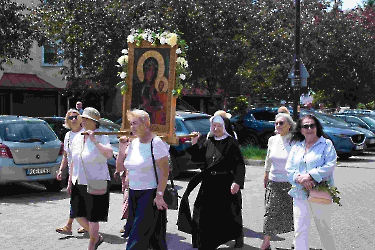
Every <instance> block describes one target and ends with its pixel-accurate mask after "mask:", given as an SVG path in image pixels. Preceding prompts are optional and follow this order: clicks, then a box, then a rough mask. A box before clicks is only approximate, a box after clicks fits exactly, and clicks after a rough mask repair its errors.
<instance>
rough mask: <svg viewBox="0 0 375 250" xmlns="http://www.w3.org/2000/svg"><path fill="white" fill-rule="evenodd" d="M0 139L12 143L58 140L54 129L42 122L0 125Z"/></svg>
mask: <svg viewBox="0 0 375 250" xmlns="http://www.w3.org/2000/svg"><path fill="white" fill-rule="evenodd" d="M0 138H1V139H2V140H3V141H11V142H20V141H21V142H43V143H44V142H49V141H54V140H56V139H57V137H56V135H55V134H54V133H53V131H52V129H51V128H50V127H49V126H48V125H47V124H45V123H42V122H34V123H33V122H22V123H9V124H1V125H0Z"/></svg>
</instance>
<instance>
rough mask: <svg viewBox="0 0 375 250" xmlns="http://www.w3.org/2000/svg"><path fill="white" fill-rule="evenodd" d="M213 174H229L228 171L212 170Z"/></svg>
mask: <svg viewBox="0 0 375 250" xmlns="http://www.w3.org/2000/svg"><path fill="white" fill-rule="evenodd" d="M210 174H211V175H224V174H229V172H228V171H221V172H218V171H211V173H210Z"/></svg>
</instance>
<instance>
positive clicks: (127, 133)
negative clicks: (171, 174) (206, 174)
mask: <svg viewBox="0 0 375 250" xmlns="http://www.w3.org/2000/svg"><path fill="white" fill-rule="evenodd" d="M81 135H87V132H82V133H81ZM94 135H117V136H124V135H126V136H128V137H129V138H136V136H134V135H132V134H131V132H130V131H107V132H105V131H96V132H94ZM196 136H198V133H192V134H188V135H181V136H176V137H177V138H180V137H184V138H194V137H196ZM159 137H160V138H162V139H164V138H167V137H168V135H159Z"/></svg>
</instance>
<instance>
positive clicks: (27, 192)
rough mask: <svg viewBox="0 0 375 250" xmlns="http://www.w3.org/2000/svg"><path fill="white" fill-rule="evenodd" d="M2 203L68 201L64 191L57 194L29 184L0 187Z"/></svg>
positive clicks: (11, 184) (12, 184)
mask: <svg viewBox="0 0 375 250" xmlns="http://www.w3.org/2000/svg"><path fill="white" fill-rule="evenodd" d="M0 197H1V201H2V203H3V204H4V203H5V204H6V203H12V204H14V203H18V204H25V205H27V204H35V203H40V202H46V201H47V202H53V201H57V200H63V199H68V198H69V196H68V194H67V192H66V191H65V189H63V190H62V191H59V192H50V191H47V190H46V189H45V188H44V186H42V185H40V186H39V185H38V184H34V183H33V184H30V183H10V184H3V185H1V186H0Z"/></svg>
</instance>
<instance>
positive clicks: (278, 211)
mask: <svg viewBox="0 0 375 250" xmlns="http://www.w3.org/2000/svg"><path fill="white" fill-rule="evenodd" d="M294 128H295V123H294V121H293V119H292V117H291V116H290V115H289V114H286V113H279V114H277V115H276V118H275V130H276V135H274V136H272V137H270V138H269V140H268V149H267V156H266V161H265V172H264V188H265V189H266V192H265V214H264V224H263V234H264V238H263V244H262V246H261V247H260V249H263V250H264V249H271V245H270V244H271V242H270V241H271V237H272V236H274V235H277V234H281V233H288V232H291V231H293V200H292V198H291V197H290V196H289V195H288V191H289V190H290V188H291V185H290V183H289V182H288V176H287V171H286V170H285V164H286V161H287V159H288V156H289V152H290V150H291V148H292V144H291V142H290V139H291V137H292V134H291V131H293V130H294Z"/></svg>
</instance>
